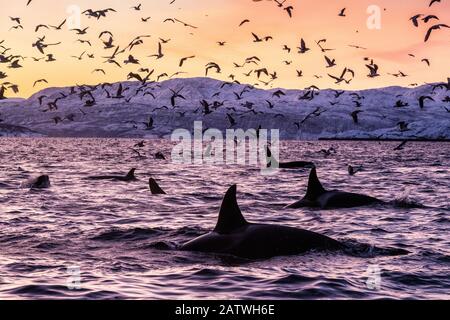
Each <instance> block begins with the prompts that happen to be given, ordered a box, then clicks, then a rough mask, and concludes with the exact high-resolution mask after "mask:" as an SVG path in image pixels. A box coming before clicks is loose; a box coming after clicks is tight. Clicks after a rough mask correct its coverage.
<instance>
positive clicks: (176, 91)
mask: <svg viewBox="0 0 450 320" xmlns="http://www.w3.org/2000/svg"><path fill="white" fill-rule="evenodd" d="M260 1H263V0H253V2H260ZM266 1H272V2H274V3H275V4H276V7H277V8H280V9H282V10H284V11H285V12H286V14H287V17H288V19H291V18H292V17H293V14H294V7H293V6H292V5H289V4H286V2H287V1H286V0H284V1H278V0H266ZM443 1H444V0H432V1H431V2H429V4H428V6H429V7H431V6H437V5H438V4H439V3H442V2H443ZM35 2H38V1H33V0H29V1H27V3H26V6H27V7H28V6H31V5H33V4H35ZM174 2H175V0H174V1H171V2H170V4H173V3H174ZM129 10H131V11H137V12H142V11H144V10H145V6H144V5H142V4H137V5H134V6H132V7H130V8H129ZM115 13H117V11H116V10H115V9H114V8H105V9H100V10H94V9H87V10H85V11H83V12H82V14H83V15H85V16H87V17H88V18H90V19H95V20H97V21H99V20H101V19H102V18H106V17H107V16H109V15H113V14H115ZM349 14H350V13H349V12H348V9H347V8H343V9H342V10H340V12H338V13H337V16H339V17H341V18H345V17H347V16H348V15H349ZM9 19H10V21H11V23H12V26H11V28H10V31H11V32H12V31H13V30H18V29H24V26H23V24H22V22H23V21H22V18H21V17H9ZM149 19H150V17H142V18H141V21H142V23H145V22H147V21H148V20H149ZM410 20H411V22H412V24H413V26H414V27H418V26H419V25H420V24H432V22H433V21H439V17H438V16H436V15H431V14H423V13H421V14H417V15H414V16H413V17H411V19H410ZM162 23H163V24H165V23H172V24H179V25H181V26H182V27H184V28H188V29H189V30H190V31H191V32H195V30H196V29H198V27H197V26H195V25H193V24H191V23H187V22H185V21H182V20H180V19H178V18H167V19H165V20H164V21H163V22H162ZM66 24H67V20H63V21H61V22H60V23H59V24H57V25H50V24H39V25H37V26H35V28H34V31H35V33H38V32H43V31H45V30H54V31H59V30H62V28H63V27H64V26H65V25H66ZM248 24H251V20H250V19H243V20H242V21H241V22H240V23H239V24H238V25H237V26H236V27H237V28H238V29H243V28H244V27H245V26H246V25H248ZM445 28H449V26H448V25H446V24H444V23H438V24H434V25H431V26H430V27H429V28H428V31H427V33H426V35H425V39H424V41H425V42H427V41H429V39H430V37H431V36H432V34H433V33H435V32H437V31H438V30H440V29H445ZM71 31H72V32H73V34H74V35H75V36H76V37H77V40H76V42H77V43H80V45H83V46H84V45H87V46H88V47H92V45H93V43H94V42H93V41H92V40H91V39H85V38H83V37H87V36H91V32H90V31H89V27H85V28H76V29H72V30H71ZM151 36H152V35H150V34H146V35H139V36H136V37H135V38H134V39H132V40H131V41H130V42H129V43H128V45H127V46H123V47H121V46H120V45H116V37H115V36H114V34H113V33H112V32H111V31H108V30H105V31H103V32H101V33H100V34H99V35H98V36H97V37H98V40H99V41H100V42H101V44H102V46H103V49H104V50H105V52H107V53H105V54H104V56H102V57H101V58H102V59H103V62H104V63H105V64H109V65H112V66H114V67H117V68H122V65H123V64H125V65H135V66H136V68H137V70H136V71H135V72H129V73H128V74H127V75H126V78H127V80H134V81H137V82H138V83H139V86H138V87H137V89H133V91H132V89H131V88H130V87H126V84H123V83H118V84H111V83H102V84H98V85H94V86H92V85H76V86H73V87H71V88H70V92H65V91H64V90H61V92H60V93H59V94H58V96H57V97H56V98H54V97H53V98H52V99H50V97H47V96H45V95H41V96H39V97H38V101H39V105H40V107H41V111H42V112H54V111H57V110H58V105H59V104H60V103H61V102H64V100H65V99H67V98H69V97H71V96H78V97H79V99H80V105H79V108H78V109H79V111H80V112H81V115H82V116H84V115H86V111H85V110H86V109H84V108H85V107H94V106H95V105H96V104H97V98H98V92H95V94H94V91H96V90H101V94H102V97H106V98H107V99H115V100H120V101H121V102H124V103H130V102H131V101H132V99H134V98H135V97H145V96H148V97H149V98H150V97H151V98H153V99H156V96H155V94H154V90H155V89H156V88H158V87H160V85H159V84H158V82H159V81H161V80H162V79H167V78H174V77H176V76H178V75H181V74H185V73H186V72H184V71H183V69H182V68H183V67H184V66H185V65H186V64H188V63H190V61H191V60H194V59H195V58H196V55H195V54H193V55H188V56H185V57H181V58H180V60H179V63H178V67H179V71H177V72H176V73H174V74H168V73H166V72H164V73H160V74H156V73H155V70H154V69H151V68H148V67H144V66H143V64H145V63H146V62H144V61H143V60H144V59H140V58H138V57H136V56H135V55H133V52H132V51H133V49H134V48H136V47H138V46H140V45H143V44H144V42H145V40H146V39H147V38H150V37H151ZM46 37H47V35H46V34H43V35H42V36H40V37H38V38H37V39H36V41H34V42H33V43H32V44H31V45H32V47H33V48H35V50H36V53H39V54H40V55H41V56H38V57H34V56H33V57H24V56H22V55H19V54H13V53H12V52H13V51H14V49H13V48H10V47H7V45H6V41H5V40H1V41H0V66H1V65H6V66H7V68H8V69H10V70H13V69H19V68H23V62H24V61H25V60H27V59H32V60H33V62H35V63H37V62H39V61H45V62H46V63H52V62H54V61H57V57H56V56H55V54H53V53H50V52H49V51H50V50H51V48H53V47H55V46H61V45H62V44H63V43H62V41H57V42H56V41H55V42H52V41H48V40H47V39H46ZM251 38H252V41H253V42H254V43H269V42H271V41H272V40H273V39H274V36H272V35H261V34H257V33H255V32H251ZM171 41H174V40H172V39H164V38H159V39H158V41H157V47H156V49H155V51H154V53H153V54H151V55H149V56H148V57H146V58H145V59H146V60H147V61H148V62H149V63H150V62H151V61H152V60H151V59H155V60H159V59H164V58H165V57H166V54H165V50H164V46H165V44H167V43H169V42H171ZM217 45H219V46H226V45H227V41H217ZM315 46H316V47H317V48H318V51H320V53H321V54H323V56H324V62H325V66H326V69H327V70H329V72H327V76H328V77H329V78H331V79H332V80H333V81H334V83H335V84H336V85H341V84H350V83H351V82H352V81H353V80H354V79H355V77H356V73H355V71H354V70H353V69H352V68H350V67H344V68H343V69H342V70H337V72H334V71H333V70H335V69H336V68H338V62H337V60H336V59H335V58H333V57H332V56H331V55H332V52H333V51H335V50H337V49H336V48H329V47H328V45H327V39H326V38H324V39H320V40H317V41H315ZM349 46H350V47H352V48H355V49H359V50H366V49H367V48H364V47H362V46H358V45H349ZM297 49H298V51H297V53H298V54H300V55H304V54H309V53H310V52H312V51H314V48H313V47H312V46H310V44H308V43H307V41H306V40H305V39H303V38H301V39H300V43H299V46H298V47H297ZM281 51H286V52H287V53H289V54H291V52H292V53H293V48H291V47H289V46H288V45H283V47H282V48H281ZM410 56H411V57H415V55H414V54H410ZM70 57H71V58H72V59H75V60H77V61H79V62H80V63H81V62H82V61H83V60H85V59H95V58H96V57H95V55H94V54H93V53H89V52H88V51H87V50H85V51H83V52H82V53H81V54H80V55H71V56H70ZM121 57H123V58H121ZM421 62H423V63H425V64H426V65H428V66H430V65H431V63H432V62H431V60H430V59H429V58H423V59H422V60H421ZM292 63H293V61H292V60H284V61H283V64H285V65H286V66H290V65H291V64H292ZM365 66H366V67H367V69H368V74H367V77H368V78H376V77H380V76H381V75H382V74H381V72H380V66H379V64H378V63H377V62H375V60H374V59H372V58H369V57H366V58H365ZM232 67H233V69H235V70H236V71H238V70H240V69H244V68H246V67H250V69H245V71H243V72H242V75H243V76H244V77H245V78H249V77H251V76H254V77H255V78H256V81H257V83H255V84H254V85H247V86H245V88H244V89H242V90H239V91H237V92H235V93H234V95H235V98H236V101H234V102H232V103H228V104H227V102H228V101H225V100H223V99H220V96H221V89H223V88H224V87H225V86H230V87H233V86H234V85H235V84H240V82H239V81H238V76H236V74H235V73H233V74H230V75H229V77H228V78H229V79H230V81H229V82H225V83H223V84H222V85H221V87H220V88H218V90H217V92H216V93H214V95H213V96H212V97H211V98H210V99H208V100H205V99H203V100H201V101H199V104H200V108H198V109H197V110H195V111H194V112H195V113H201V114H203V115H204V116H208V115H209V114H211V113H213V112H214V111H216V110H217V109H219V108H227V110H226V115H227V120H228V121H229V123H230V127H233V126H236V125H237V120H236V118H237V117H243V116H248V115H256V114H258V113H261V111H257V110H256V106H255V104H254V103H252V102H251V101H246V98H245V97H246V94H247V93H249V92H251V91H252V90H254V89H255V87H256V86H261V85H264V86H266V87H267V86H270V85H273V83H274V81H275V80H276V79H278V74H277V71H276V70H273V71H271V70H269V68H268V67H266V66H263V62H262V60H261V59H260V58H259V57H258V56H256V55H255V56H252V57H248V58H246V59H245V60H244V61H242V62H240V63H239V62H232ZM223 70H224V67H223V66H221V65H219V64H218V63H216V62H214V61H211V62H209V63H207V64H206V65H205V76H210V75H212V74H221V73H222V72H223ZM92 73H101V74H103V75H107V69H106V68H96V69H94V70H93V71H92ZM295 73H296V75H297V77H299V78H301V77H303V76H304V73H303V71H302V70H298V69H295ZM388 75H391V76H394V77H401V78H404V77H408V75H407V74H406V73H404V72H402V71H399V72H397V73H388ZM314 77H315V78H318V79H319V78H322V76H321V75H314ZM7 78H8V74H7V72H5V71H0V80H2V79H7ZM245 82H247V83H248V82H249V81H245ZM48 83H49V82H48V81H47V80H46V79H45V78H40V79H37V80H35V81H34V82H33V87H36V86H38V85H40V84H48ZM417 85H418V84H411V86H417ZM439 89H441V90H446V91H448V90H449V89H450V79H449V80H448V82H447V83H440V84H432V85H431V84H430V93H429V94H428V95H424V96H421V97H420V98H419V99H418V106H419V107H420V108H421V109H425V108H426V103H427V102H429V101H435V99H434V98H433V94H434V93H435V91H436V90H439ZM10 90H11V91H12V92H14V93H16V94H17V93H18V92H19V86H18V85H17V84H14V83H11V82H9V81H4V82H3V83H0V100H1V99H6V93H7V92H8V91H10ZM171 91H172V96H171V98H170V101H169V103H168V105H170V107H168V106H161V107H158V108H156V109H154V110H153V111H156V110H161V109H166V110H169V109H170V108H172V110H174V112H176V113H177V114H178V115H179V116H180V117H183V116H185V114H186V111H185V112H183V111H182V110H179V109H177V102H178V101H180V100H186V99H185V97H184V96H183V88H173V89H172V90H171ZM334 92H335V99H334V100H332V101H329V103H330V105H332V106H334V105H337V104H339V100H338V99H339V97H340V96H341V95H343V94H344V93H345V91H339V90H335V91H334ZM319 93H320V89H319V88H318V87H317V86H314V85H313V86H310V87H308V88H305V93H304V94H302V95H301V96H300V97H299V98H298V99H299V100H307V101H311V100H313V99H315V97H316V96H317V95H319ZM284 95H285V92H283V90H277V91H275V92H273V95H272V100H267V101H266V102H267V107H268V108H270V109H273V108H274V107H275V105H276V102H277V101H276V99H280V98H281V97H282V96H284ZM351 95H352V96H353V98H354V99H353V103H354V104H355V110H354V111H352V112H351V114H350V115H349V116H351V118H352V119H353V121H354V123H355V124H358V123H359V116H360V114H361V113H363V112H364V110H362V107H363V101H364V99H365V97H364V96H362V95H361V94H358V93H351ZM442 102H444V103H449V102H450V97H449V96H448V95H447V96H446V97H445V98H444V99H443V100H442ZM239 104H240V105H241V106H242V107H244V108H245V109H246V110H245V111H244V112H240V113H239V114H238V111H237V109H236V105H239ZM408 106H409V105H408V103H405V102H404V101H403V100H402V97H401V96H399V97H398V101H396V102H394V103H393V107H395V108H405V107H408ZM83 109H84V110H83ZM444 109H445V110H446V111H447V112H449V109H448V108H446V107H444ZM323 112H325V110H324V109H323V108H320V107H318V108H317V109H316V110H314V111H313V112H311V113H309V114H307V115H306V117H305V118H304V119H300V120H298V121H295V122H294V123H293V125H294V126H295V127H297V128H298V130H300V129H301V126H302V125H303V124H304V123H305V122H306V121H308V120H309V119H310V118H312V117H319V116H320V115H321V114H322V113H323ZM275 117H284V115H283V114H282V113H279V114H277V115H275ZM75 118H76V115H75V114H69V115H67V116H65V117H60V116H51V117H50V119H51V121H53V122H54V123H55V124H59V123H61V122H63V121H74V120H75ZM0 121H1V119H0ZM143 124H144V126H145V130H152V129H153V128H154V120H153V118H152V117H149V119H147V120H145V122H143ZM398 125H399V128H400V130H402V131H405V130H408V124H407V123H399V124H398ZM136 127H137V125H136Z"/></svg>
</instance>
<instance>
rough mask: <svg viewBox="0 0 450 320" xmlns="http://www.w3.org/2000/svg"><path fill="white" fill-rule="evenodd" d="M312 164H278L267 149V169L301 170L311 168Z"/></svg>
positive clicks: (298, 162)
mask: <svg viewBox="0 0 450 320" xmlns="http://www.w3.org/2000/svg"><path fill="white" fill-rule="evenodd" d="M313 167H315V165H314V163H312V162H308V161H293V162H278V160H277V159H275V158H274V157H273V156H272V151H270V148H269V147H267V168H280V169H303V168H313Z"/></svg>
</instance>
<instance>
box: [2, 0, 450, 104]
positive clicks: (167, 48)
mask: <svg viewBox="0 0 450 320" xmlns="http://www.w3.org/2000/svg"><path fill="white" fill-rule="evenodd" d="M170 1H171V0H158V1H155V0H153V1H148V0H147V1H144V0H141V1H139V0H137V1H129V0H109V1H107V0H96V1H92V0H78V1H77V0H75V1H74V0H59V1H54V0H33V1H32V3H31V4H30V6H28V7H26V2H27V0H17V1H6V0H0V3H1V17H0V30H1V33H0V42H1V41H2V40H4V42H3V44H2V45H3V46H5V47H7V48H11V50H10V51H8V52H6V53H5V55H6V56H8V55H10V54H13V55H22V56H24V57H26V59H25V60H24V61H21V62H20V64H21V65H23V68H20V69H10V68H8V64H7V63H6V64H5V63H4V64H0V72H4V73H6V74H7V76H8V77H7V78H5V79H3V80H0V84H1V83H2V82H4V81H9V82H12V83H15V84H18V85H19V88H20V92H19V94H18V96H22V97H28V96H30V95H31V94H33V93H34V92H36V91H39V90H41V89H43V88H45V87H47V86H50V87H59V86H68V85H75V84H97V83H100V82H114V81H122V80H126V76H127V74H128V73H129V72H136V71H137V70H138V69H139V68H140V67H147V68H150V69H155V73H154V75H153V76H152V78H151V80H155V79H156V76H157V75H159V74H162V73H167V74H168V75H172V74H173V73H175V72H177V71H183V72H186V74H182V75H180V77H197V76H205V65H206V64H207V63H208V62H216V63H218V64H219V65H220V66H221V67H222V73H221V74H216V73H215V72H214V71H212V72H211V74H210V76H211V77H214V78H217V79H221V80H230V79H229V78H228V76H229V75H230V74H233V75H235V76H236V80H238V81H240V82H243V83H250V84H255V83H258V79H257V77H256V75H255V74H252V75H251V76H250V77H247V76H245V75H243V74H244V73H246V72H249V71H250V70H254V69H259V68H264V67H265V68H267V69H268V71H269V72H271V73H272V72H274V71H277V75H278V79H276V80H275V81H274V82H272V83H271V84H270V85H269V86H264V84H262V83H259V86H260V87H261V88H271V87H284V88H301V89H303V88H305V87H308V86H310V85H313V84H314V85H316V86H318V87H320V88H329V87H332V88H341V89H362V88H373V87H383V86H389V85H402V86H408V85H411V84H414V83H417V84H419V85H420V84H423V83H429V82H440V81H444V80H446V79H447V77H448V76H450V73H449V70H450V68H449V66H450V63H449V61H450V59H449V57H450V46H449V45H450V29H445V28H444V29H442V30H437V31H435V32H433V34H432V36H431V39H430V40H429V41H428V42H426V43H424V37H425V34H426V31H427V30H428V28H429V27H430V26H432V25H434V24H437V23H446V24H450V1H448V0H442V1H441V3H435V4H434V5H433V6H432V7H431V8H430V7H429V6H428V5H429V1H428V0H396V1H392V0H370V1H369V0H347V1H337V0H302V1H298V0H295V1H294V0H287V1H286V3H285V4H284V7H287V6H289V5H292V6H293V7H294V10H293V17H292V18H289V16H288V14H287V11H285V10H283V9H282V8H280V7H278V6H277V4H276V3H275V2H273V1H270V0H262V1H258V2H254V1H252V0H176V1H175V2H174V3H173V4H170ZM139 3H142V9H141V11H135V10H133V9H131V6H135V5H138V4H139ZM70 5H77V6H79V7H80V8H81V10H82V11H84V10H86V9H89V8H92V9H94V10H99V9H105V8H114V9H115V10H116V11H117V13H115V12H109V13H108V14H107V17H106V18H101V19H100V20H96V19H92V18H91V19H89V18H88V17H86V16H84V15H83V16H82V18H81V28H82V29H83V28H86V27H89V29H88V30H87V34H86V35H80V36H79V35H76V33H75V32H74V31H70V30H68V26H67V25H65V26H64V27H63V29H62V30H60V31H56V30H48V29H44V28H42V29H40V30H39V31H38V32H35V30H34V29H35V27H36V25H39V24H48V25H59V24H60V23H61V22H62V21H63V20H64V19H66V18H67V17H68V16H69V14H68V13H67V9H68V7H69V6H70ZM371 5H377V6H379V7H380V9H381V29H380V30H376V29H375V30H374V29H372V30H371V29H369V28H368V27H367V19H368V18H369V15H370V14H369V13H367V9H368V7H369V6H371ZM344 7H345V8H347V9H346V17H339V16H338V14H339V12H340V10H341V9H342V8H344ZM418 13H422V14H426V15H428V14H435V15H437V16H438V17H439V18H440V21H436V20H431V21H429V22H428V24H425V23H424V22H423V21H420V26H419V27H418V28H416V27H414V26H413V24H412V22H411V21H410V20H409V18H410V17H412V16H413V15H415V14H418ZM10 16H11V17H20V18H21V20H22V21H21V24H22V26H23V28H24V29H23V30H22V29H17V30H16V29H11V30H10V28H11V27H12V26H15V25H16V22H14V21H11V19H10ZM143 17H145V18H146V17H151V18H150V19H149V20H148V22H145V23H144V22H142V21H141V18H143ZM166 18H177V19H179V20H182V21H184V22H187V23H189V24H192V25H194V26H196V27H197V29H193V28H189V27H185V26H183V25H182V24H179V23H175V24H174V23H171V22H166V23H163V21H164V20H165V19H166ZM244 19H249V20H250V22H249V23H246V24H244V25H243V26H241V27H239V24H240V23H241V21H243V20H244ZM104 30H110V31H111V32H112V33H113V34H114V40H115V41H114V44H115V45H119V46H120V47H121V48H124V47H126V46H127V45H128V43H129V42H130V41H131V40H132V39H133V38H134V37H136V36H138V35H151V37H150V38H144V39H143V40H144V44H141V45H139V46H137V47H135V48H134V49H133V50H132V51H130V52H129V51H128V50H127V51H126V52H125V53H124V54H121V55H120V56H119V57H117V59H116V60H117V61H118V62H119V63H120V64H121V66H122V68H119V67H117V66H115V65H112V64H106V63H104V61H105V59H102V58H101V57H102V56H108V55H110V54H112V52H113V51H114V49H109V50H104V49H103V44H102V42H101V41H100V40H99V38H98V36H99V34H100V32H102V31H104ZM252 32H255V33H256V34H257V35H259V36H261V37H264V36H268V35H270V36H272V37H273V40H272V41H268V42H263V43H254V42H253V37H252V34H251V33H252ZM44 35H45V36H46V38H45V43H55V42H59V41H61V42H62V44H61V45H59V46H55V47H49V48H47V49H46V53H53V54H54V56H55V58H56V59H57V61H55V62H51V63H49V62H44V61H39V62H35V61H33V60H32V58H31V57H35V58H40V57H42V56H43V55H42V54H40V53H39V52H38V50H37V49H36V48H33V47H32V43H33V42H35V41H36V40H37V38H38V37H41V36H44ZM159 38H164V39H169V38H170V39H171V41H170V42H169V43H167V44H164V45H163V52H164V54H165V56H164V58H162V59H160V60H156V59H155V58H149V57H148V56H149V55H152V54H155V53H156V52H157V47H158V42H159ZM301 38H304V39H305V41H306V44H307V46H308V47H309V48H310V49H311V50H310V51H309V52H307V53H306V54H298V53H297V51H298V50H297V49H296V48H297V47H298V46H299V44H300V39H301ZM323 38H326V39H327V43H326V44H325V45H324V47H325V48H331V49H335V50H334V51H329V52H327V53H326V55H327V56H329V57H330V58H334V59H336V63H337V66H336V67H333V68H326V63H325V59H324V53H322V52H321V51H320V49H319V47H318V46H317V45H316V44H315V41H317V40H320V39H323ZM77 39H83V40H89V41H91V43H92V46H91V47H90V46H89V45H87V44H81V43H79V42H76V41H77ZM103 39H105V40H106V37H104V38H103ZM218 41H226V42H227V43H226V45H225V46H223V47H222V46H219V45H218V44H217V42H218ZM283 45H287V46H288V47H290V48H291V49H292V51H291V53H290V54H289V53H287V52H286V51H283V50H282V48H283ZM349 45H358V46H361V47H364V48H367V50H363V49H356V48H352V47H350V46H349ZM2 51H3V49H1V48H0V53H1V52H2ZM84 51H86V54H87V53H89V54H91V53H92V54H94V55H95V59H89V58H87V57H86V56H84V57H83V59H82V60H78V59H75V58H73V57H71V56H79V55H80V54H81V53H83V52H84ZM129 54H132V55H133V56H134V57H135V58H137V59H139V60H140V63H141V65H130V64H129V65H125V64H124V63H123V61H124V60H125V59H126V58H127V57H128V55H129ZM408 54H414V55H415V57H411V56H409V55H408ZM193 55H195V56H196V58H194V59H191V60H188V61H186V62H185V65H184V66H183V67H182V68H179V67H178V64H179V60H180V59H181V58H182V57H187V56H193ZM251 56H258V57H259V58H260V60H261V62H260V64H259V66H256V65H246V66H245V67H244V68H234V66H233V62H236V63H238V64H242V63H243V62H244V61H245V59H246V58H248V57H251ZM365 57H369V58H371V59H374V62H375V63H377V64H378V65H379V66H380V71H379V72H380V74H381V76H380V77H378V78H374V79H371V78H368V77H367V75H368V69H367V68H366V67H365V64H366V61H364V58H365ZM423 58H428V59H430V62H431V66H430V67H428V66H427V65H426V64H425V63H424V62H421V60H422V59H423ZM283 61H288V62H289V61H292V64H290V65H286V64H285V63H284V62H283ZM344 67H349V68H351V69H352V70H354V71H355V73H356V77H355V78H354V80H353V81H352V82H351V83H350V84H345V83H344V84H341V85H336V84H334V80H332V79H331V78H330V77H329V76H328V75H327V74H328V73H330V74H332V75H336V76H339V75H340V74H341V73H342V70H343V69H344ZM96 68H102V69H104V70H105V72H106V75H103V74H101V73H92V71H93V70H94V69H96ZM296 70H302V71H303V74H304V76H303V77H302V78H298V77H297V73H296ZM399 71H402V72H404V73H405V74H407V75H408V77H404V78H400V77H394V76H392V75H389V73H392V74H395V73H398V72H399ZM316 76H319V77H321V78H319V79H318V78H316ZM38 79H46V80H47V81H48V84H45V83H40V84H37V85H36V87H33V83H34V81H36V80H38ZM166 79H167V78H162V80H166ZM261 80H263V81H269V80H270V78H268V77H267V76H265V75H264V76H261ZM6 96H8V97H12V96H14V95H13V93H12V91H11V90H8V91H7V92H6Z"/></svg>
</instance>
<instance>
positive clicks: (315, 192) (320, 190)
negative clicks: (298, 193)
mask: <svg viewBox="0 0 450 320" xmlns="http://www.w3.org/2000/svg"><path fill="white" fill-rule="evenodd" d="M325 192H327V191H326V190H325V188H324V187H323V186H322V184H321V183H320V180H319V178H318V177H317V170H316V168H313V169H312V170H311V173H310V174H309V181H308V191H307V192H306V196H305V199H308V200H315V199H317V198H318V197H319V196H321V195H322V194H324V193H325Z"/></svg>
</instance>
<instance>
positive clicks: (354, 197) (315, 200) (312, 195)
mask: <svg viewBox="0 0 450 320" xmlns="http://www.w3.org/2000/svg"><path fill="white" fill-rule="evenodd" d="M376 203H383V201H381V200H379V199H376V198H373V197H369V196H366V195H363V194H357V193H349V192H341V191H337V190H334V191H327V190H325V188H324V187H323V186H322V184H321V183H320V181H319V178H318V177H317V171H316V168H313V169H312V170H311V173H310V175H309V181H308V191H307V192H306V196H305V197H304V198H303V199H302V200H300V201H298V202H296V203H293V204H291V205H289V206H288V208H291V209H297V208H304V207H310V208H321V209H331V208H354V207H362V206H367V205H371V204H376Z"/></svg>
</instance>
